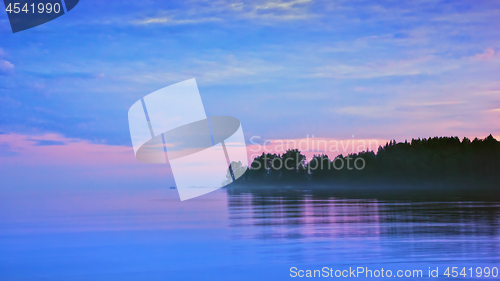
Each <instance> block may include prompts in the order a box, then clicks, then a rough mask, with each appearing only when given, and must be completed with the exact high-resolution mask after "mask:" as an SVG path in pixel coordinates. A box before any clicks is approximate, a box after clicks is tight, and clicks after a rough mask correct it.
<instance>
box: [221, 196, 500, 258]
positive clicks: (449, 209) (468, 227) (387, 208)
mask: <svg viewBox="0 0 500 281" xmlns="http://www.w3.org/2000/svg"><path fill="white" fill-rule="evenodd" d="M228 210H229V226H230V227H231V228H232V229H233V232H232V235H233V236H232V237H233V239H253V240H257V241H260V242H261V244H260V245H259V246H260V247H262V248H266V246H265V244H267V249H268V252H269V253H271V252H273V251H274V252H275V253H276V252H277V251H278V252H279V249H280V248H282V249H285V248H286V251H285V252H287V253H288V256H286V255H284V256H283V257H285V258H289V259H288V260H289V261H295V262H297V261H298V262H316V261H317V262H325V258H327V261H328V257H330V261H331V259H332V258H331V257H333V256H337V257H338V256H342V257H343V258H344V259H346V260H351V261H352V260H366V259H374V258H376V259H378V260H379V261H380V262H394V261H397V262H404V261H418V262H423V263H425V262H431V261H453V260H455V261H464V260H470V261H474V262H481V261H484V262H486V261H487V262H498V260H499V254H498V253H499V252H500V251H499V242H500V240H499V238H500V235H499V222H500V221H499V218H500V214H499V210H500V209H499V204H498V203H497V202H484V201H465V200H464V199H460V198H454V199H444V198H442V199H441V200H437V201H411V200H399V201H398V200H383V199H380V198H379V199H376V198H372V199H369V198H365V199H349V198H341V197H336V196H334V194H331V193H329V192H325V191H321V192H319V191H318V192H314V191H286V190H282V191H276V192H270V191H265V192H262V191H250V190H243V191H242V190H228ZM284 245H287V246H284ZM299 253H300V254H299ZM293 254H297V255H295V256H294V258H292V256H293ZM283 257H282V258H283ZM275 258H278V257H275ZM335 262H336V263H338V262H339V261H338V260H336V261H335Z"/></svg>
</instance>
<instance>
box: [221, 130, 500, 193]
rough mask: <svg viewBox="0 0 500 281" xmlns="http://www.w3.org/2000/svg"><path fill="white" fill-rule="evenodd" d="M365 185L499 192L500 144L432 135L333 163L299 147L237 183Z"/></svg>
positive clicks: (269, 158)
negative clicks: (483, 188)
mask: <svg viewBox="0 0 500 281" xmlns="http://www.w3.org/2000/svg"><path fill="white" fill-rule="evenodd" d="M359 158H361V159H359ZM356 161H357V164H358V165H357V168H355V166H354V163H355V162H356ZM342 162H343V163H344V165H343V166H342V165H341V163H342ZM285 163H286V165H285ZM348 163H350V166H349V165H347V164H348ZM235 164H236V165H235ZM232 166H233V170H235V171H237V172H238V173H241V172H242V171H244V169H246V167H242V166H241V163H233V165H232ZM228 177H229V175H228ZM366 183H370V184H383V185H384V184H385V185H393V184H416V185H420V186H428V187H435V186H437V187H439V186H441V187H442V186H447V185H454V186H456V185H473V186H478V185H482V186H489V187H490V188H492V187H494V188H495V189H496V188H499V187H500V184H499V183H500V142H499V141H497V140H496V139H495V138H494V137H493V136H492V135H489V136H488V137H486V138H485V139H478V138H475V139H474V140H470V139H468V138H464V139H462V140H460V139H459V138H458V137H433V138H428V139H425V138H424V139H412V140H411V141H410V142H407V141H405V142H399V143H397V142H396V141H391V142H389V143H387V144H385V145H384V146H380V147H379V148H378V151H377V152H376V153H375V152H374V151H362V152H359V153H354V154H348V155H346V156H343V155H338V156H337V157H335V158H332V159H331V158H329V157H328V156H327V155H314V157H312V159H306V156H305V155H304V154H302V153H301V152H300V151H299V150H297V149H291V150H288V151H286V152H285V153H283V154H270V153H263V154H262V155H260V156H258V157H256V158H255V159H254V161H253V162H252V164H251V166H250V169H249V170H248V171H246V173H244V174H243V175H242V176H241V177H240V178H239V179H238V180H237V181H236V184H237V185H243V186H246V187H252V186H253V187H258V186H264V185H267V186H278V187H279V186H283V185H286V186H305V185H307V184H309V185H311V184H312V185H320V184H326V185H331V184H358V185H366Z"/></svg>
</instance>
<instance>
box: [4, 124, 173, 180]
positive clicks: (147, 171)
mask: <svg viewBox="0 0 500 281" xmlns="http://www.w3.org/2000/svg"><path fill="white" fill-rule="evenodd" d="M0 148H1V155H2V157H0V170H2V169H6V168H9V167H24V168H26V169H36V168H37V167H44V168H53V169H66V170H67V171H69V172H70V173H76V174H78V175H79V176H80V177H81V176H85V175H92V176H97V177H103V176H104V177H120V178H121V177H128V176H134V175H135V176H153V177H161V176H162V175H163V174H164V173H165V171H166V170H168V166H167V165H150V164H146V163H142V162H140V161H138V160H137V159H136V158H135V156H134V151H133V149H132V148H131V147H127V146H118V145H106V144H95V143H90V142H88V141H85V140H81V139H75V138H66V137H64V136H61V135H58V134H41V135H22V134H13V133H10V134H0Z"/></svg>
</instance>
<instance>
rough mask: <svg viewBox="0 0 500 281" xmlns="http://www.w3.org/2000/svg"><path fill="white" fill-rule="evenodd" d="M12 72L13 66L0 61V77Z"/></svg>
mask: <svg viewBox="0 0 500 281" xmlns="http://www.w3.org/2000/svg"><path fill="white" fill-rule="evenodd" d="M12 72H14V65H13V64H12V63H10V62H8V61H6V60H0V75H2V74H11V73H12Z"/></svg>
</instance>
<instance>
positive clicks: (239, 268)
mask: <svg viewBox="0 0 500 281" xmlns="http://www.w3.org/2000/svg"><path fill="white" fill-rule="evenodd" d="M23 194H24V193H18V194H15V192H14V193H12V192H11V193H10V194H5V193H4V194H2V196H0V201H1V202H0V203H1V204H0V206H1V207H0V226H1V227H0V238H1V239H0V272H1V278H0V279H1V280H111V279H119V280H258V279H260V280H284V279H290V278H291V277H290V268H291V267H297V268H298V269H303V270H308V269H310V270H314V269H316V270H321V269H322V267H330V268H334V269H340V270H344V269H349V267H368V268H369V269H373V270H376V269H381V268H384V270H387V269H390V270H393V272H394V273H395V272H396V270H413V269H419V270H422V271H423V275H424V278H423V279H424V280H425V279H427V278H425V276H426V275H427V274H428V270H429V267H430V268H431V269H436V267H438V268H439V274H440V278H432V279H434V280H436V279H441V278H443V279H445V277H444V276H443V275H442V274H443V273H444V270H445V269H446V267H453V266H455V267H458V268H459V271H460V270H461V269H462V268H463V267H466V268H467V272H469V271H468V268H470V267H474V268H475V267H477V266H480V267H490V268H492V267H495V266H496V267H497V268H498V267H499V265H500V263H499V261H500V255H499V253H500V249H499V246H500V234H499V230H500V228H499V223H500V208H499V205H500V204H499V203H498V202H489V201H467V200H465V199H463V198H447V199H443V200H437V201H436V200H434V201H430V200H428V201H426V200H419V201H410V200H383V199H380V198H365V197H363V199H359V198H341V197H335V196H334V195H333V193H331V192H328V191H321V192H319V191H318V192H313V191H291V190H281V191H275V192H270V191H259V192H256V191H238V190H235V189H227V190H226V189H222V190H218V191H216V192H213V193H210V194H208V195H206V196H202V197H200V198H195V199H193V200H188V201H185V202H180V201H179V200H178V198H177V194H176V191H175V190H166V189H146V190H140V189H137V190H128V191H126V192H124V191H120V190H114V191H113V190H108V191H107V192H102V191H101V192H99V191H92V190H87V191H85V192H82V191H78V192H77V191H64V192H63V191H54V190H53V191H50V192H48V191H47V192H42V191H39V192H38V193H37V195H36V196H25V195H23ZM474 270H475V269H474ZM461 278H462V279H465V280H467V279H470V278H463V277H461ZM481 278H482V279H484V277H481ZM497 278H498V277H497ZM357 279H360V280H363V279H364V278H361V277H359V278H357ZM410 279H411V278H410ZM421 279H422V278H421Z"/></svg>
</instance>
